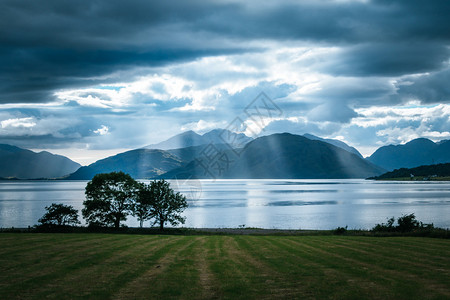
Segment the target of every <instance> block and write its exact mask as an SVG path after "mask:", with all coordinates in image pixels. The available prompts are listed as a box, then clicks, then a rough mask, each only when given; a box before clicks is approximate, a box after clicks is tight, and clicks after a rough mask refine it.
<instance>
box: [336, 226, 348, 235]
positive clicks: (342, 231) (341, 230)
mask: <svg viewBox="0 0 450 300" xmlns="http://www.w3.org/2000/svg"><path fill="white" fill-rule="evenodd" d="M346 233H347V226H345V227H338V228H336V229H335V230H333V234H335V235H343V234H346Z"/></svg>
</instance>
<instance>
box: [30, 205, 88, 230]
mask: <svg viewBox="0 0 450 300" xmlns="http://www.w3.org/2000/svg"><path fill="white" fill-rule="evenodd" d="M45 210H46V211H47V212H46V213H45V214H44V215H43V216H42V218H40V219H39V220H38V222H39V223H41V225H43V226H55V225H56V226H74V225H77V224H80V221H78V211H77V210H76V209H74V208H73V207H72V206H71V205H64V204H56V203H52V204H51V205H50V206H46V207H45Z"/></svg>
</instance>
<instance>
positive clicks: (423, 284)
mask: <svg viewBox="0 0 450 300" xmlns="http://www.w3.org/2000/svg"><path fill="white" fill-rule="evenodd" d="M314 242H315V243H316V244H313V243H311V244H309V245H310V246H311V247H315V248H316V249H317V250H318V251H320V253H321V254H322V257H335V258H336V259H339V260H340V261H341V265H342V266H345V265H347V266H348V267H346V268H347V269H348V270H349V271H354V270H357V269H358V268H352V267H351V266H352V265H354V266H356V265H360V266H363V267H364V268H366V269H368V270H371V272H370V278H372V279H373V280H378V279H387V278H389V281H390V282H393V283H395V285H396V286H395V288H396V289H397V290H399V291H401V294H404V295H406V296H410V297H413V296H417V295H422V296H426V295H427V294H428V292H427V291H426V290H427V286H429V283H430V281H429V280H428V279H427V278H424V277H421V276H418V275H420V274H414V273H413V272H411V268H410V266H409V264H408V265H405V264H403V265H401V264H394V263H392V262H390V263H389V262H387V263H386V261H388V260H389V257H382V259H381V260H380V259H376V258H375V257H374V256H356V255H354V254H352V255H349V253H346V252H344V253H343V254H342V253H337V248H336V247H331V246H330V245H331V244H328V246H325V247H324V245H326V244H327V239H321V240H317V239H316V240H315V241H314ZM381 274H383V275H381ZM422 275H424V274H423V273H422ZM399 276H400V277H401V278H399ZM434 279H435V278H434ZM433 282H434V281H433ZM435 286H436V287H439V288H441V287H443V289H440V290H445V286H442V285H440V284H439V283H437V282H435ZM443 295H446V292H444V293H443Z"/></svg>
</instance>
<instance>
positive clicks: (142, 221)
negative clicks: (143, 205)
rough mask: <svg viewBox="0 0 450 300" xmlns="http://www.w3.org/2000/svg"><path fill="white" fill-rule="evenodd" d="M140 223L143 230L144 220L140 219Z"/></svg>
mask: <svg viewBox="0 0 450 300" xmlns="http://www.w3.org/2000/svg"><path fill="white" fill-rule="evenodd" d="M139 222H140V223H139V225H140V226H141V228H142V227H143V226H144V219H140V220H139Z"/></svg>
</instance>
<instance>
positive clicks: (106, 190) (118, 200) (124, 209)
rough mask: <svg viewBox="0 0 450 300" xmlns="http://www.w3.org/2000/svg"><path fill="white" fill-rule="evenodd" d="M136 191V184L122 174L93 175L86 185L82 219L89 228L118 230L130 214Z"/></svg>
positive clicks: (129, 177)
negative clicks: (111, 227)
mask: <svg viewBox="0 0 450 300" xmlns="http://www.w3.org/2000/svg"><path fill="white" fill-rule="evenodd" d="M137 189H138V183H137V182H136V181H135V180H134V179H133V178H132V177H131V176H130V175H128V174H125V173H123V172H111V173H104V174H97V175H95V176H94V178H92V180H91V181H89V182H88V184H87V185H86V189H85V195H86V200H85V201H84V202H83V205H84V208H83V210H82V214H83V217H84V218H85V219H86V221H87V222H88V223H89V225H90V226H114V227H115V228H119V227H120V222H121V221H125V220H126V219H127V215H128V214H129V213H130V212H131V205H132V201H133V199H134V198H135V197H136V192H137Z"/></svg>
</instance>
